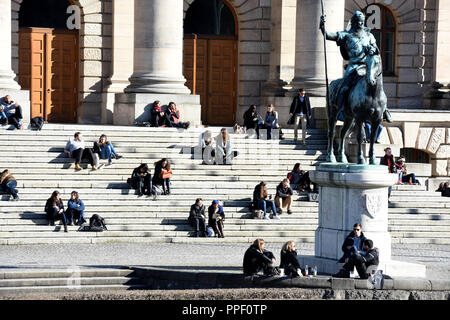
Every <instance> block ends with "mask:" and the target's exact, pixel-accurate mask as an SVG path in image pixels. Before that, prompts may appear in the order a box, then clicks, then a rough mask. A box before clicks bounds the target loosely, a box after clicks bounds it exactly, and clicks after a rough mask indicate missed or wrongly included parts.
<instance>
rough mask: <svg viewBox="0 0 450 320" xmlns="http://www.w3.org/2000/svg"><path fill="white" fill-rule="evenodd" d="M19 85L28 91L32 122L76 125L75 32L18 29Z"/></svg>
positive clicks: (76, 62) (76, 35)
mask: <svg viewBox="0 0 450 320" xmlns="http://www.w3.org/2000/svg"><path fill="white" fill-rule="evenodd" d="M19 83H20V85H21V86H22V89H24V90H29V91H30V100H31V101H30V102H31V117H32V118H33V117H36V116H41V117H43V118H44V119H45V120H46V121H49V122H61V123H73V122H76V111H77V106H78V31H66V30H55V29H46V28H21V29H20V32H19Z"/></svg>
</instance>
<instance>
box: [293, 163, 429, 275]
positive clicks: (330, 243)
mask: <svg viewBox="0 0 450 320" xmlns="http://www.w3.org/2000/svg"><path fill="white" fill-rule="evenodd" d="M310 177H311V180H312V181H313V182H315V183H317V184H318V185H319V226H318V228H317V229H316V232H315V256H314V257H312V256H311V257H307V256H303V257H300V258H299V259H300V261H301V263H302V264H303V265H305V264H308V265H313V266H314V265H318V266H319V269H320V270H322V272H325V273H330V274H331V273H335V272H337V271H338V270H339V269H340V267H341V266H342V264H337V261H338V260H339V259H340V257H341V256H342V254H343V252H342V244H343V242H344V240H345V237H346V236H347V235H348V234H349V233H350V232H351V231H353V225H354V224H355V223H360V224H361V225H362V229H363V233H364V235H365V236H366V238H368V239H371V240H372V241H373V243H374V246H375V247H377V248H378V249H379V251H380V257H379V260H380V264H379V269H382V270H383V272H384V273H385V274H388V275H390V276H405V273H404V272H412V273H413V274H411V273H409V274H408V276H416V277H424V276H425V266H422V265H416V264H410V263H403V262H399V261H392V260H391V236H390V234H389V232H388V187H389V186H392V185H393V184H394V183H395V182H396V180H397V175H396V174H390V173H388V170H387V167H386V166H377V165H370V166H369V165H356V164H333V163H323V164H321V165H320V166H319V167H318V169H317V170H316V171H312V172H310ZM404 267H405V268H407V269H408V270H407V271H406V270H403V268H404Z"/></svg>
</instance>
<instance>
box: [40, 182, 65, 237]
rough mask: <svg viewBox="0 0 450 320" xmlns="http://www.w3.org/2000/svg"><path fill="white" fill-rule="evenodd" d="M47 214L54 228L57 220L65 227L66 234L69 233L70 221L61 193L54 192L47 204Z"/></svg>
mask: <svg viewBox="0 0 450 320" xmlns="http://www.w3.org/2000/svg"><path fill="white" fill-rule="evenodd" d="M45 213H46V214H47V219H48V220H49V225H51V226H54V225H55V221H56V220H61V221H62V223H63V225H64V232H68V231H67V224H68V220H67V217H66V213H65V212H64V204H63V202H62V200H61V197H60V193H59V191H56V190H55V191H53V193H52V196H51V197H50V198H48V199H47V202H46V203H45Z"/></svg>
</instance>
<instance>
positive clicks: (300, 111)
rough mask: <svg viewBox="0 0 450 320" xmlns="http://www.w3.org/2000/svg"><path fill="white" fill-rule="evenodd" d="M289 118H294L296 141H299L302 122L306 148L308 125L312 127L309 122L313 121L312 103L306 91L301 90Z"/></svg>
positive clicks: (293, 102) (303, 139)
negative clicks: (299, 128) (299, 129)
mask: <svg viewBox="0 0 450 320" xmlns="http://www.w3.org/2000/svg"><path fill="white" fill-rule="evenodd" d="M289 116H290V117H294V118H293V120H294V124H295V126H294V140H297V138H298V127H299V124H300V121H301V123H302V141H303V145H305V146H306V142H305V138H306V124H308V126H309V125H310V123H309V120H310V119H311V103H310V102H309V96H308V95H307V94H306V91H305V89H303V88H302V89H300V90H299V94H298V95H297V96H295V97H294V99H293V100H292V103H291V109H290V111H289Z"/></svg>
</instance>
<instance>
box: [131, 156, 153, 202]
mask: <svg viewBox="0 0 450 320" xmlns="http://www.w3.org/2000/svg"><path fill="white" fill-rule="evenodd" d="M127 182H128V184H129V185H130V186H131V187H132V188H133V189H135V190H136V191H137V194H138V196H139V197H141V196H143V195H144V194H145V195H147V196H150V195H152V193H153V191H152V175H151V171H150V169H149V167H148V165H147V164H146V163H142V164H141V165H140V166H139V167H137V168H134V170H133V173H132V174H131V178H130V179H129V180H128V181H127Z"/></svg>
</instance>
